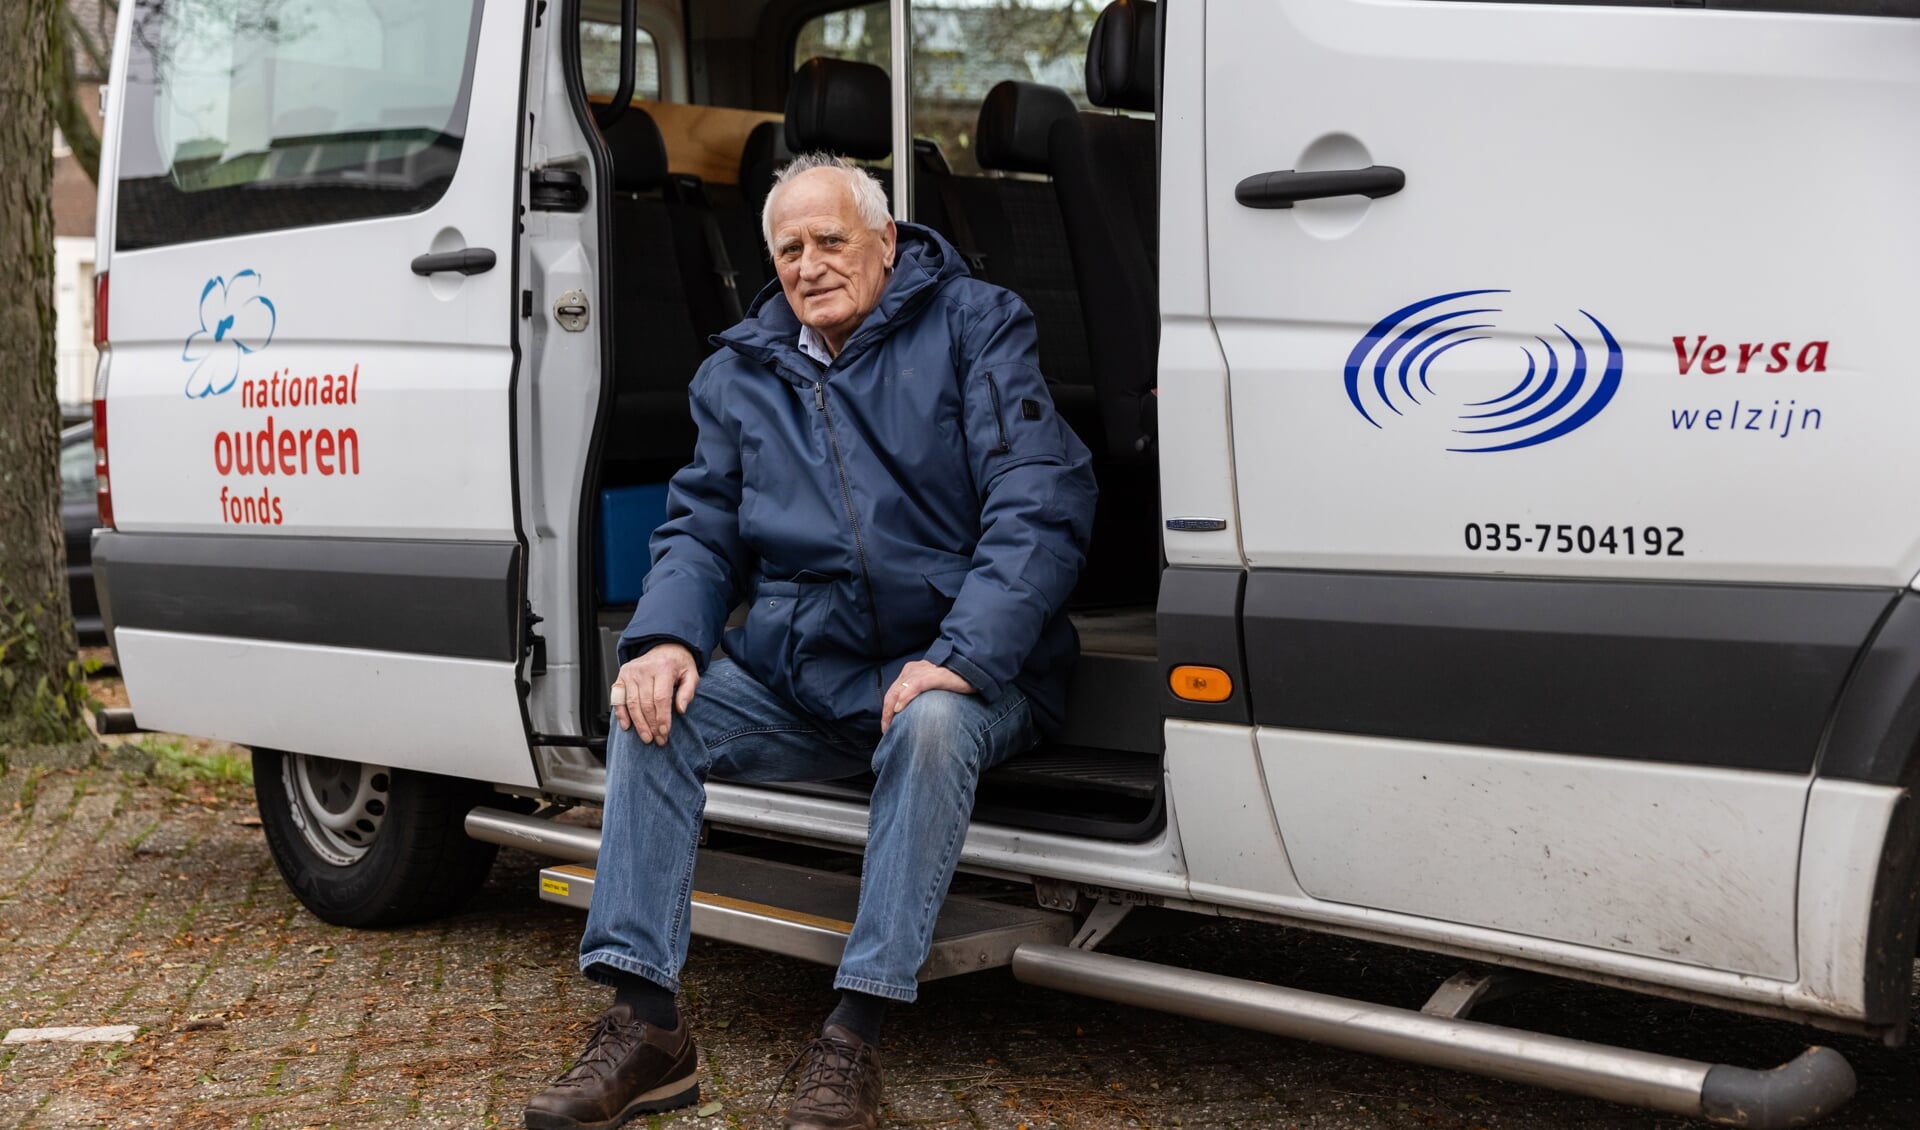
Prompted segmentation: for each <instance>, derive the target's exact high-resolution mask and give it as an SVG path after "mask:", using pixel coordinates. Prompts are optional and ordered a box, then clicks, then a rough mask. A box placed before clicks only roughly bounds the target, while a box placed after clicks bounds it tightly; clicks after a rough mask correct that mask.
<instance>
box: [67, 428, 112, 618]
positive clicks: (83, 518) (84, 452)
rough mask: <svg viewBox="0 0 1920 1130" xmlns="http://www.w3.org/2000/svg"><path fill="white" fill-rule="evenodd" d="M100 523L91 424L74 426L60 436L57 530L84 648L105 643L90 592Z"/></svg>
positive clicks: (97, 600) (97, 603)
mask: <svg viewBox="0 0 1920 1130" xmlns="http://www.w3.org/2000/svg"><path fill="white" fill-rule="evenodd" d="M99 524H100V509H99V498H98V496H97V495H96V494H95V492H94V480H93V425H92V424H91V423H86V424H77V425H75V426H73V427H71V428H66V429H64V430H62V431H61V433H60V530H61V534H62V535H63V536H64V537H65V538H66V542H67V596H68V599H69V600H71V601H72V603H73V630H74V633H75V634H76V635H78V636H79V637H80V643H81V644H82V645H83V646H96V645H100V644H104V643H106V642H107V630H106V627H105V626H104V625H102V624H101V622H100V598H99V596H98V595H96V594H95V592H94V589H93V528H94V527H95V526H97V525H99Z"/></svg>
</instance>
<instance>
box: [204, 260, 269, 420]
mask: <svg viewBox="0 0 1920 1130" xmlns="http://www.w3.org/2000/svg"><path fill="white" fill-rule="evenodd" d="M279 321H280V316H279V315H278V314H277V313H275V312H274V309H273V303H272V302H271V301H270V300H269V299H268V298H267V296H266V295H264V294H261V293H260V275H259V272H257V271H241V272H240V273H239V274H236V275H234V276H233V277H232V278H231V279H226V278H221V277H220V276H218V275H215V276H214V277H213V278H210V279H208V280H207V285H206V288H205V289H203V290H202V291H201V292H200V328H199V330H197V331H195V332H194V334H193V335H192V336H191V337H189V338H187V343H186V345H185V346H183V347H182V348H181V350H180V360H182V361H188V362H193V363H194V366H193V374H192V375H191V376H189V377H188V378H187V396H188V397H189V398H190V399H195V400H198V399H200V398H201V397H207V396H219V395H220V394H221V393H223V392H225V391H227V390H228V389H230V388H232V387H233V383H234V382H235V381H237V380H239V379H240V358H242V357H244V356H246V355H247V354H249V353H257V352H259V351H260V350H262V349H265V348H266V347H267V343H269V342H271V341H272V340H273V330H274V327H275V326H276V325H278V324H279Z"/></svg>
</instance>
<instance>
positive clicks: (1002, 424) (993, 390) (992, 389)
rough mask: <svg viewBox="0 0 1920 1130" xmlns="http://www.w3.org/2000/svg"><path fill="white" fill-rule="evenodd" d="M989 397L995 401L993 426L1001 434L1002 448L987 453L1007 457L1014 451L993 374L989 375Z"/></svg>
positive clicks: (998, 389)
mask: <svg viewBox="0 0 1920 1130" xmlns="http://www.w3.org/2000/svg"><path fill="white" fill-rule="evenodd" d="M987 397H988V399H990V400H992V401H993V426H994V428H995V429H996V430H997V431H999V433H1000V446H999V447H996V448H994V449H993V450H992V451H989V452H987V454H988V455H1005V454H1006V453H1007V452H1009V451H1012V450H1013V445H1012V444H1011V443H1008V442H1007V422H1006V420H1005V419H1003V418H1002V417H1001V415H1000V386H999V385H997V384H995V383H993V374H992V373H988V374H987Z"/></svg>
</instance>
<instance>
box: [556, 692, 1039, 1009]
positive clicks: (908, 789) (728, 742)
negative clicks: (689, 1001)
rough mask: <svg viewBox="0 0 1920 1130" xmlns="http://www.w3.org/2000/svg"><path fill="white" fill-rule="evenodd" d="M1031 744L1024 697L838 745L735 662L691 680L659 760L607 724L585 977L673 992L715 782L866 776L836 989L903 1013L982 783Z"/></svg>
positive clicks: (960, 704)
mask: <svg viewBox="0 0 1920 1130" xmlns="http://www.w3.org/2000/svg"><path fill="white" fill-rule="evenodd" d="M1038 740H1039V732H1038V730H1037V729H1036V728H1035V726H1034V722H1033V716H1032V711H1031V710H1030V709H1029V707H1028V705H1027V699H1026V696H1025V695H1024V694H1022V693H1021V692H1020V691H1018V690H1016V689H1012V688H1009V689H1008V690H1007V691H1006V692H1005V693H1003V694H1002V695H1001V696H1000V697H999V698H998V699H996V700H994V701H992V702H983V701H981V699H980V698H979V696H977V695H960V694H954V693H952V692H950V691H928V692H925V693H923V694H921V695H920V696H919V697H918V698H915V699H914V700H913V701H912V702H911V703H909V704H907V708H906V709H905V710H903V711H901V712H900V713H899V714H898V715H897V716H895V718H894V719H893V724H892V726H891V727H890V728H889V729H888V731H887V733H886V736H885V737H882V738H881V739H880V740H879V743H878V744H877V745H876V744H874V742H873V740H872V738H871V737H870V736H862V735H861V734H858V733H851V732H842V731H840V730H837V729H835V728H834V727H832V726H831V725H829V724H826V723H823V722H821V721H819V720H818V719H815V718H812V717H809V716H808V715H806V714H804V713H802V712H801V711H800V710H799V709H797V708H796V707H794V706H791V705H789V704H788V703H787V702H785V701H784V700H782V699H781V698H779V697H778V696H776V695H775V694H774V693H773V692H772V691H769V690H768V689H767V688H765V687H763V686H761V685H760V684H759V683H758V682H756V681H755V680H754V679H753V678H752V677H751V676H749V675H748V674H747V673H746V672H745V671H742V670H741V669H740V668H739V667H738V666H736V665H735V664H734V663H733V662H731V661H729V660H725V659H722V660H718V661H716V662H715V663H714V664H713V665H712V666H711V667H709V668H708V670H707V673H706V676H705V677H704V678H702V679H701V680H700V689H699V691H698V692H697V693H696V694H695V695H694V698H693V702H692V704H691V705H689V706H688V708H687V712H686V713H685V714H683V715H681V716H679V717H677V718H675V719H674V721H673V727H672V730H671V731H670V733H669V735H668V738H667V744H666V745H665V746H654V745H648V744H646V743H644V742H642V741H641V740H640V738H639V736H638V734H637V732H636V731H633V730H622V729H620V727H619V725H618V724H617V723H616V724H615V726H614V727H613V730H612V733H611V734H610V735H609V736H608V738H607V799H606V810H605V813H604V818H603V819H602V821H601V832H600V862H599V865H598V867H597V868H596V874H595V878H594V892H593V905H592V907H591V908H590V909H589V910H588V912H587V929H586V932H585V933H584V934H583V935H582V936H581V938H580V969H581V971H582V972H584V973H585V974H586V975H587V976H588V977H591V978H593V979H594V980H596V981H600V982H603V983H605V982H608V981H610V980H611V979H612V977H611V974H610V973H609V970H620V971H623V972H626V973H629V974H633V975H636V976H640V977H644V978H646V979H647V980H649V981H652V982H654V983H655V984H658V985H662V986H664V987H666V988H668V989H671V990H673V991H676V992H677V991H679V988H680V969H681V967H682V966H683V965H684V964H685V963H686V959H687V936H688V919H689V916H690V914H691V905H690V904H691V899H692V896H693V862H694V852H695V849H696V847H697V845H698V843H699V836H700V818H701V813H702V812H703V811H704V810H705V809H706V803H707V789H706V782H707V778H708V776H709V775H711V776H713V777H714V778H716V779H719V780H724V781H738V782H743V783H755V782H774V781H830V780H836V779H838V778H842V777H852V776H856V775H858V774H860V773H863V772H865V771H866V770H867V769H869V768H871V769H872V770H873V772H874V775H875V777H876V778H877V782H876V783H875V785H874V789H873V800H872V804H871V807H870V809H869V812H868V816H867V855H866V861H867V862H866V866H865V868H864V869H863V873H862V875H861V879H860V908H859V911H858V913H857V914H856V915H855V916H854V921H853V933H852V935H851V936H850V937H849V938H848V939H847V946H846V950H845V952H844V953H843V955H842V956H841V958H840V972H839V974H838V976H836V977H835V978H834V982H833V985H834V988H836V989H852V990H854V991H856V992H862V993H871V994H873V995H874V996H877V997H886V998H887V999H889V1000H897V1001H910V1000H912V999H914V997H915V996H916V995H917V994H918V992H919V984H918V982H917V980H916V974H917V973H918V971H919V969H920V966H921V963H923V962H924V961H926V958H927V951H928V949H929V948H930V947H931V945H932V943H933V923H934V919H935V918H936V917H937V916H938V915H939V912H940V904H941V902H942V901H943V900H944V899H945V898H946V896H947V886H948V885H949V884H950V883H952V881H953V871H954V867H955V865H956V864H957V863H958V862H959V860H960V847H961V845H962V843H963V842H964V841H965V840H966V835H967V820H968V817H969V816H970V815H971V813H972V810H973V794H974V789H975V787H976V786H977V785H978V784H979V780H980V774H981V773H982V772H984V771H986V770H987V769H990V768H992V767H993V766H995V765H997V764H999V763H1000V762H1002V761H1005V760H1006V759H1007V758H1009V757H1011V756H1013V755H1014V754H1016V753H1019V752H1021V751H1023V750H1026V749H1029V748H1031V747H1032V746H1033V744H1034V743H1035V742H1037V741H1038Z"/></svg>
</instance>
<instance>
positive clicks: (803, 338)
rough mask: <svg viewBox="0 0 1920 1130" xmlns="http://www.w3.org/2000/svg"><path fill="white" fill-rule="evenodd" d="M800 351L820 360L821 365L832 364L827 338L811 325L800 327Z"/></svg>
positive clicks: (831, 353) (831, 352)
mask: <svg viewBox="0 0 1920 1130" xmlns="http://www.w3.org/2000/svg"><path fill="white" fill-rule="evenodd" d="M800 352H802V353H804V354H806V355H807V356H809V357H811V358H813V359H814V360H815V361H818V362H820V364H821V366H822V367H826V366H830V365H832V364H833V351H832V350H830V349H828V348H827V339H826V338H824V337H821V336H820V331H819V330H816V329H814V328H813V327H812V326H804V325H803V326H801V327H800Z"/></svg>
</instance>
